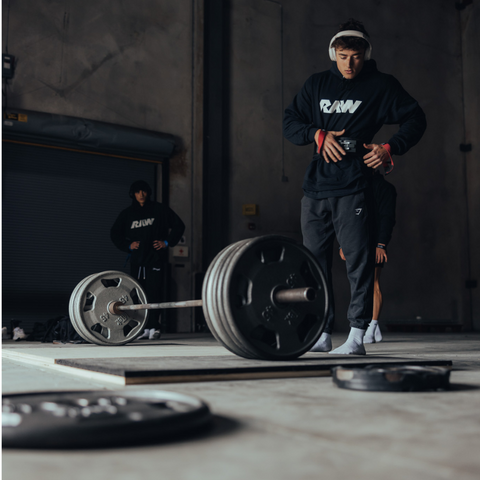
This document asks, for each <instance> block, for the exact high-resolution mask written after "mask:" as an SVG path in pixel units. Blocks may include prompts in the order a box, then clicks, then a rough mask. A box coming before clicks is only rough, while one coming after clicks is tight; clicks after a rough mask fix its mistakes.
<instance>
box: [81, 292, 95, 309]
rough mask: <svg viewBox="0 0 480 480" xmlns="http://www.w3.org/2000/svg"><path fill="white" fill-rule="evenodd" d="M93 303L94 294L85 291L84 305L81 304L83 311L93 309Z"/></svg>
mask: <svg viewBox="0 0 480 480" xmlns="http://www.w3.org/2000/svg"><path fill="white" fill-rule="evenodd" d="M94 303H95V296H94V295H92V294H91V293H90V292H87V295H86V297H85V305H84V306H83V311H84V312H89V311H90V310H92V309H93V304H94Z"/></svg>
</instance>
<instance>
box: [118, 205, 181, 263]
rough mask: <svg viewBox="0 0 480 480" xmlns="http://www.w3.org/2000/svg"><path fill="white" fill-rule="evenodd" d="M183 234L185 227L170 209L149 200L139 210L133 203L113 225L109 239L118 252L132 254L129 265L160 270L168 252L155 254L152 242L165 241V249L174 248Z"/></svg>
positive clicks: (162, 250) (165, 250) (166, 250)
mask: <svg viewBox="0 0 480 480" xmlns="http://www.w3.org/2000/svg"><path fill="white" fill-rule="evenodd" d="M184 231H185V225H184V223H183V222H182V220H181V219H180V217H179V216H178V215H177V214H176V213H175V212H174V211H173V210H172V209H171V208H169V207H165V206H164V205H163V204H161V203H158V202H154V201H150V200H147V201H146V202H145V204H144V206H143V207H142V206H140V204H139V203H138V202H137V201H136V200H135V199H133V201H132V205H131V206H130V207H128V208H126V209H125V210H123V211H122V212H121V213H120V215H119V216H118V218H117V220H116V221H115V223H114V224H113V227H112V228H111V231H110V238H111V239H112V242H113V243H114V244H115V246H116V247H117V248H118V249H120V250H122V251H124V252H128V253H131V254H132V257H131V263H132V265H139V266H142V267H160V266H161V265H162V263H165V262H166V261H167V257H168V249H167V248H162V249H161V250H155V249H154V248H153V242H154V240H162V241H164V240H167V242H168V246H169V247H173V246H175V245H176V244H177V243H178V241H179V240H180V238H181V236H182V235H183V232H184ZM136 241H139V242H140V246H139V248H138V249H136V250H130V248H129V247H130V245H131V244H132V242H136Z"/></svg>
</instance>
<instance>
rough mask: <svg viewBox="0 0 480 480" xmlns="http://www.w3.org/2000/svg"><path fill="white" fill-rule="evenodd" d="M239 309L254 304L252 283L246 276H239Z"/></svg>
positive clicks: (237, 305)
mask: <svg viewBox="0 0 480 480" xmlns="http://www.w3.org/2000/svg"><path fill="white" fill-rule="evenodd" d="M237 285H238V286H237V304H236V307H237V308H241V307H245V306H246V305H250V304H251V303H252V288H253V283H252V281H251V280H250V279H249V278H247V277H246V276H245V275H239V276H238V278H237Z"/></svg>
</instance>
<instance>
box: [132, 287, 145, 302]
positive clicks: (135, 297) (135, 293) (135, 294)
mask: <svg viewBox="0 0 480 480" xmlns="http://www.w3.org/2000/svg"><path fill="white" fill-rule="evenodd" d="M130 298H131V299H132V302H133V304H134V305H140V304H141V303H142V302H141V301H140V298H139V296H138V291H137V289H136V288H134V289H133V290H132V291H131V292H130Z"/></svg>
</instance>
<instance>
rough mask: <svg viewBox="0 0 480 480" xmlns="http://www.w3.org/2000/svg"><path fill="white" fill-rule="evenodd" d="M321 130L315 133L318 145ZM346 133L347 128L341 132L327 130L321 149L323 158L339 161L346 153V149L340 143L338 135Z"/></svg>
mask: <svg viewBox="0 0 480 480" xmlns="http://www.w3.org/2000/svg"><path fill="white" fill-rule="evenodd" d="M320 131H321V130H317V133H315V142H316V144H317V146H318V136H319V134H320ZM344 133H345V129H343V130H342V131H341V132H327V133H326V135H325V138H324V139H323V144H322V149H321V150H320V151H321V153H322V156H323V158H324V159H325V161H326V162H327V163H330V160H331V161H332V162H335V163H336V162H338V161H339V160H341V159H342V156H343V155H345V150H344V149H343V148H342V147H341V146H340V145H339V144H338V142H337V140H336V137H341V136H342V135H343V134H344Z"/></svg>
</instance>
